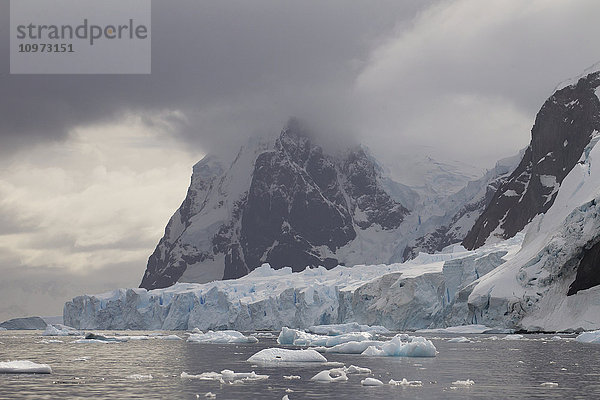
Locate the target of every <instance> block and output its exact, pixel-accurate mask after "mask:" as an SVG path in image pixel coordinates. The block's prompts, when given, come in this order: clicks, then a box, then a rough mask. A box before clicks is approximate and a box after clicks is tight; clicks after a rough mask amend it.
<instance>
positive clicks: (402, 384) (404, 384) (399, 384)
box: [388, 378, 423, 386]
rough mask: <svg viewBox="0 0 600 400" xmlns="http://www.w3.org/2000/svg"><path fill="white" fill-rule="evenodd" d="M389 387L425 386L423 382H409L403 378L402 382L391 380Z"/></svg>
mask: <svg viewBox="0 0 600 400" xmlns="http://www.w3.org/2000/svg"><path fill="white" fill-rule="evenodd" d="M388 385H392V386H423V382H421V381H409V380H407V379H406V378H402V380H401V381H395V380H393V379H390V381H389V382H388Z"/></svg>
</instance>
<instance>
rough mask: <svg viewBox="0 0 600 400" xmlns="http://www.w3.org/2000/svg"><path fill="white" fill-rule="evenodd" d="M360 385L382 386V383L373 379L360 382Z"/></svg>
mask: <svg viewBox="0 0 600 400" xmlns="http://www.w3.org/2000/svg"><path fill="white" fill-rule="evenodd" d="M360 384H361V385H363V386H383V382H381V381H380V380H379V379H375V378H365V379H363V380H362V381H360Z"/></svg>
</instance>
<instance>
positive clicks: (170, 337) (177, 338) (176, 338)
mask: <svg viewBox="0 0 600 400" xmlns="http://www.w3.org/2000/svg"><path fill="white" fill-rule="evenodd" d="M157 337H158V338H159V339H162V340H183V339H181V338H180V337H179V336H177V335H165V336H157Z"/></svg>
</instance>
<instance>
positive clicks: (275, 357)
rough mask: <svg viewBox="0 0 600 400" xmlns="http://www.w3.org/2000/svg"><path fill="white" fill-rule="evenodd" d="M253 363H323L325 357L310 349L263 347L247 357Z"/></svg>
mask: <svg viewBox="0 0 600 400" xmlns="http://www.w3.org/2000/svg"><path fill="white" fill-rule="evenodd" d="M248 361H249V362H253V363H280V362H293V363H299V362H318V363H325V362H327V359H326V358H325V357H323V356H322V355H321V354H319V353H318V352H317V351H315V350H312V349H307V350H290V349H280V348H269V349H263V350H261V351H259V352H258V353H256V354H254V355H252V356H250V358H248Z"/></svg>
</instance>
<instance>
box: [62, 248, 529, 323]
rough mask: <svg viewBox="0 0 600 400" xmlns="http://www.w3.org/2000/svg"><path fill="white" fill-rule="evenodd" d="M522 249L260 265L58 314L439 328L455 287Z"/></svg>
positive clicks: (100, 298)
mask: <svg viewBox="0 0 600 400" xmlns="http://www.w3.org/2000/svg"><path fill="white" fill-rule="evenodd" d="M519 246H520V244H519V241H518V239H514V240H512V241H511V242H505V243H502V244H499V245H495V246H491V247H484V248H481V249H478V250H477V251H474V252H473V251H466V250H465V249H463V248H461V247H460V246H457V247H455V248H454V249H453V250H454V251H449V252H446V253H440V254H435V255H427V254H420V255H419V256H418V257H417V258H416V259H414V260H411V261H409V262H406V263H402V264H390V265H386V264H380V265H358V266H355V267H352V268H349V267H344V266H338V267H335V268H333V269H330V270H327V269H325V268H323V267H317V268H307V269H305V270H304V271H301V272H292V269H291V268H282V269H279V270H273V269H271V268H270V267H269V266H268V265H266V264H265V265H263V266H262V267H259V268H257V269H255V270H254V271H252V272H251V273H250V274H248V275H246V276H244V277H242V278H239V279H235V280H227V281H214V282H210V283H204V284H194V283H178V284H175V285H173V286H171V287H169V288H165V289H154V290H150V291H148V290H146V289H119V290H115V291H113V292H109V293H105V294H103V295H95V296H92V295H90V296H79V297H76V298H75V299H73V300H72V301H70V302H67V303H66V304H65V308H64V315H63V317H64V319H65V323H66V324H67V325H69V326H74V327H78V328H81V329H193V328H199V329H203V330H206V329H235V330H252V329H281V327H283V326H288V327H297V328H303V327H307V326H312V325H322V324H330V323H345V322H358V323H363V324H368V325H383V326H386V327H388V328H390V329H418V328H426V327H430V326H438V325H439V324H443V323H444V321H445V318H446V315H447V314H448V313H449V311H450V310H451V307H450V306H451V304H452V302H453V301H454V298H453V293H456V292H457V289H458V288H459V287H463V286H464V285H466V284H468V283H470V282H472V281H473V280H475V279H477V277H478V276H479V274H481V273H485V272H487V271H488V270H489V269H491V268H494V267H496V266H497V265H498V264H499V263H502V262H504V260H505V259H507V258H510V257H512V256H513V254H514V253H515V252H516V251H517V250H518V248H519ZM503 257H504V258H503ZM465 320H466V319H465Z"/></svg>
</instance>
